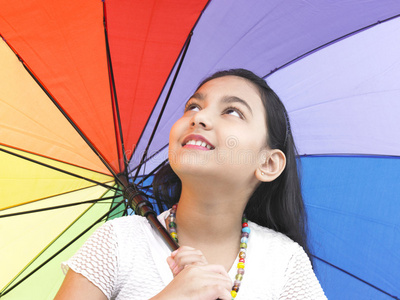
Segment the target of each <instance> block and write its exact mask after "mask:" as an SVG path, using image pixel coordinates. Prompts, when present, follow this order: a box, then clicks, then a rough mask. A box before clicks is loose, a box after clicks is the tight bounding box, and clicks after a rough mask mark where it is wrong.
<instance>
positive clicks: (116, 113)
mask: <svg viewBox="0 0 400 300" xmlns="http://www.w3.org/2000/svg"><path fill="white" fill-rule="evenodd" d="M103 25H104V37H105V42H106V53H107V66H108V73H109V76H110V90H111V93H112V96H113V97H111V99H114V101H112V100H111V101H112V104H113V109H114V114H113V117H114V123H117V126H116V127H115V131H116V132H115V135H116V140H117V149H118V148H119V144H118V135H119V138H120V140H121V152H122V158H123V163H124V170H123V172H124V173H125V176H126V178H128V173H127V167H128V166H127V162H128V160H127V158H126V152H125V144H124V137H123V133H122V124H121V115H120V113H119V105H118V99H117V90H116V88H115V78H114V71H113V67H112V60H111V52H110V43H109V41H108V31H107V18H106V3H105V1H103ZM115 116H116V118H117V120H115ZM118 156H119V153H118Z"/></svg>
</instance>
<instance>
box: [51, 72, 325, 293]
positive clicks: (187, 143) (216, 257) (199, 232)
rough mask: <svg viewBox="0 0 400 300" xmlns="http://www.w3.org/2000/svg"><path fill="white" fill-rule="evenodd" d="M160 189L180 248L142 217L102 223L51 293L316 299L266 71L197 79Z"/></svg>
mask: <svg viewBox="0 0 400 300" xmlns="http://www.w3.org/2000/svg"><path fill="white" fill-rule="evenodd" d="M169 163H170V164H169V165H167V166H166V167H164V169H163V170H162V171H160V172H159V174H157V177H156V178H155V180H154V189H155V191H156V196H157V197H158V199H159V200H160V201H161V202H163V203H165V204H167V205H168V206H170V205H171V204H173V203H175V202H177V201H178V200H179V205H178V206H177V207H176V206H174V207H173V208H172V209H171V210H169V211H166V212H164V213H162V214H161V215H160V216H159V219H160V221H161V222H162V223H163V224H164V225H165V226H166V227H167V228H169V231H170V233H171V235H172V236H173V237H175V238H177V239H179V244H180V246H181V247H180V248H179V249H178V250H177V251H174V252H173V253H170V252H169V250H168V248H167V247H166V246H165V245H164V243H163V242H162V241H160V239H159V238H158V236H157V235H156V234H155V233H154V232H153V230H152V229H151V227H150V225H149V224H148V222H147V220H146V219H144V218H142V217H139V216H130V217H124V218H119V219H115V220H113V221H110V222H107V223H106V224H105V225H103V226H102V227H101V228H100V229H99V230H97V231H96V232H95V234H93V235H92V237H91V238H90V239H89V240H88V241H87V242H86V243H85V245H84V246H83V247H82V248H81V249H80V250H79V251H78V253H77V254H76V255H75V256H74V257H73V258H72V259H71V260H69V261H68V263H67V264H68V266H69V271H68V273H67V276H66V278H65V281H64V283H63V285H62V287H61V289H60V291H59V293H58V295H57V297H56V299H80V298H82V299H107V298H108V299H149V298H151V299H154V300H159V299H326V298H325V295H324V293H323V291H322V289H321V287H320V285H319V283H318V280H317V279H316V277H315V275H314V272H313V270H312V266H311V263H310V259H309V250H308V247H307V238H306V216H305V211H304V205H303V199H302V196H301V191H300V183H299V178H298V172H297V166H296V150H295V146H294V143H293V137H292V134H291V130H290V124H289V119H288V116H287V113H286V110H285V108H284V106H283V104H282V102H281V101H280V100H279V98H278V96H277V95H276V94H275V93H274V92H273V91H272V90H271V89H270V88H269V86H268V85H267V84H266V83H265V81H264V80H263V79H262V78H260V77H258V76H256V75H255V74H253V73H252V72H250V71H247V70H243V69H235V70H228V71H222V72H218V73H216V74H214V75H213V76H211V77H209V78H208V79H206V80H205V81H203V82H202V83H201V84H200V86H199V88H198V89H197V90H196V92H195V93H194V94H193V96H192V97H191V98H190V99H189V100H188V102H187V103H186V106H185V111H184V114H183V116H182V117H181V118H180V119H179V120H178V121H177V122H176V123H175V124H174V126H173V127H172V129H171V133H170V140H169Z"/></svg>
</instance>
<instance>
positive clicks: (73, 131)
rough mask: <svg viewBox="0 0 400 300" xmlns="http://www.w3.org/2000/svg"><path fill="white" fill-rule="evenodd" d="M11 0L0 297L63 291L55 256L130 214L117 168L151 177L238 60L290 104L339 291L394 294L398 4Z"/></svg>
mask: <svg viewBox="0 0 400 300" xmlns="http://www.w3.org/2000/svg"><path fill="white" fill-rule="evenodd" d="M0 8H1V10H0V35H1V36H2V38H3V40H2V41H1V42H0V53H1V54H0V125H1V128H0V156H1V159H0V162H1V171H0V172H1V173H0V209H1V211H0V216H1V218H0V235H1V248H0V249H1V254H2V255H0V265H2V266H5V267H4V268H2V270H5V271H2V272H1V277H0V289H1V294H0V295H1V296H2V297H3V298H4V299H27V298H29V299H32V295H35V297H37V298H38V299H46V298H52V297H53V296H54V294H55V293H56V291H57V289H58V287H59V285H60V284H61V281H62V277H63V276H62V274H61V271H60V269H59V264H60V262H61V261H63V260H65V259H66V258H68V257H69V256H71V255H72V253H73V252H74V251H75V250H76V249H77V248H79V246H80V245H81V244H82V242H83V241H84V240H85V239H86V238H87V236H88V235H89V234H90V233H91V232H92V230H94V229H95V228H96V227H97V226H99V224H101V222H104V221H105V220H107V219H109V218H112V217H117V216H120V215H123V214H124V213H125V202H124V200H123V199H122V196H121V195H122V191H121V187H122V186H123V184H122V183H123V182H122V183H121V182H120V181H121V179H120V178H122V177H123V178H125V180H129V181H136V182H137V181H138V178H142V177H143V176H146V175H148V174H149V173H150V174H151V173H152V171H153V170H154V169H156V168H157V167H158V166H159V164H160V163H162V162H163V161H164V160H165V159H166V158H167V146H168V133H169V130H170V128H171V126H172V124H173V123H174V121H175V120H176V119H177V118H179V117H180V115H181V113H182V112H183V105H184V103H185V102H186V100H187V99H188V98H189V97H190V95H191V94H192V93H193V92H194V90H195V88H196V86H197V84H198V83H199V82H200V81H201V80H202V79H203V78H204V77H206V76H207V75H210V74H211V73H213V72H215V71H217V70H221V69H226V68H235V67H243V68H248V69H250V70H252V71H253V72H255V73H257V74H258V75H260V76H263V77H264V78H266V80H267V82H268V83H269V84H270V85H271V87H272V88H273V89H274V90H275V91H276V92H277V93H278V95H279V96H280V97H281V98H282V100H283V102H284V103H285V105H286V107H287V109H288V111H289V115H290V118H291V121H292V127H293V128H292V129H293V134H294V138H295V142H296V143H297V146H298V150H299V153H300V155H301V163H302V169H303V174H302V175H303V190H304V198H305V201H306V206H307V211H308V214H309V222H310V235H311V242H312V245H311V248H312V250H313V253H314V254H315V256H316V257H317V259H316V273H317V276H318V277H319V279H320V281H321V284H322V286H323V288H324V290H325V292H326V294H327V296H328V298H329V299H356V298H359V297H360V295H361V297H363V298H373V299H387V298H390V297H392V298H396V297H399V295H400V290H399V287H398V284H397V278H399V275H400V259H399V258H398V255H397V249H398V247H399V246H400V238H399V234H398V229H399V221H398V219H399V218H398V217H397V215H398V212H399V211H400V207H399V206H400V204H399V202H398V201H396V200H397V199H398V195H399V194H400V184H399V182H400V180H399V179H400V178H399V177H400V171H399V170H400V165H399V164H400V163H399V159H398V157H399V152H400V150H399V149H400V133H399V132H400V131H399V129H400V125H399V122H398V120H397V115H399V112H400V102H399V99H400V84H399V82H398V80H396V78H399V75H400V74H399V73H400V56H399V54H398V53H400V41H399V39H398V36H399V34H400V18H398V16H399V14H400V3H399V2H398V1H395V0H392V1H390V0H384V1H382V0H380V1H378V0H376V1H335V2H332V1H316V0H312V1H294V0H293V1H292V0H290V1H234V2H233V1H227V0H226V1H224V0H213V1H210V2H209V3H206V1H200V0H198V1H178V0H175V1H171V0H170V1H155V0H154V1H115V0H114V1H113V0H105V1H100V0H92V1H84V2H82V1H77V0H74V1H69V2H68V3H63V2H60V1H49V0H31V1H24V2H19V1H5V0H1V1H0ZM149 142H150V144H149ZM139 166H140V168H139ZM143 185H147V182H146V183H143ZM118 204H121V205H120V206H118ZM49 208H52V209H50V210H49ZM75 240H76V241H75ZM65 246H68V247H66V249H65V250H63V248H64V247H65ZM27 275H29V276H28V277H27ZM21 280H22V281H21Z"/></svg>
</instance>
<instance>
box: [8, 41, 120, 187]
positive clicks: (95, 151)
mask: <svg viewBox="0 0 400 300" xmlns="http://www.w3.org/2000/svg"><path fill="white" fill-rule="evenodd" d="M10 49H12V48H11V47H10ZM12 50H13V49H12ZM13 51H14V50H13ZM14 53H15V55H16V56H17V58H18V60H19V61H20V62H21V63H22V66H23V67H24V68H25V70H26V71H27V72H28V73H29V75H31V77H32V78H33V80H35V82H36V83H37V84H38V85H39V87H40V88H41V89H42V90H43V92H44V93H45V94H46V95H47V96H48V97H49V99H50V100H51V101H52V102H53V104H54V105H55V106H56V107H57V109H58V110H59V111H60V112H61V113H62V114H63V116H64V117H65V118H66V119H67V121H68V122H69V123H70V124H71V126H72V127H73V128H74V129H75V130H76V132H77V133H78V134H79V135H80V136H81V138H82V139H83V140H84V141H85V142H86V144H87V145H88V146H89V147H90V149H92V151H93V152H94V153H95V154H96V155H97V156H98V158H99V159H100V160H101V162H102V163H103V164H104V165H105V166H106V168H107V169H108V171H110V173H111V174H112V175H113V176H114V177H115V179H116V180H117V181H118V182H119V183H120V184H122V182H120V181H119V179H118V176H117V174H116V173H115V172H114V170H113V169H112V168H111V166H110V165H109V164H108V162H107V161H106V160H105V159H104V157H103V156H102V155H101V154H100V152H99V151H98V150H97V149H96V147H95V146H94V145H93V144H92V143H91V142H90V141H89V139H88V138H87V137H86V136H85V135H84V134H83V132H82V131H81V130H80V128H79V127H78V126H77V125H76V124H75V122H74V121H73V120H72V119H71V118H70V116H69V115H68V114H67V113H66V112H65V111H64V109H63V108H62V107H61V106H60V105H59V104H58V102H57V101H56V100H55V99H54V97H53V96H52V95H51V94H50V92H49V91H48V90H47V89H46V88H45V87H44V85H43V84H42V83H41V82H40V81H39V79H38V78H36V76H35V74H34V73H33V72H32V71H31V70H30V69H29V67H28V66H27V65H26V63H25V61H24V60H23V59H22V58H21V57H20V56H19V55H18V54H17V53H16V52H14Z"/></svg>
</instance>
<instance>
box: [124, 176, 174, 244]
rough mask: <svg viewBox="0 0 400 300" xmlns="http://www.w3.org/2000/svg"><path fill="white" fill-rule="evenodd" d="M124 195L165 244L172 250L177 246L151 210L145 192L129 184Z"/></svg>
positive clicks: (151, 207)
mask: <svg viewBox="0 0 400 300" xmlns="http://www.w3.org/2000/svg"><path fill="white" fill-rule="evenodd" d="M124 197H125V198H126V199H127V200H128V204H129V205H130V206H131V207H132V209H133V210H134V211H135V213H136V214H137V215H141V216H143V217H146V219H147V220H148V221H149V222H150V224H151V226H152V227H153V229H154V230H155V231H156V232H157V233H158V234H159V235H160V237H161V238H162V239H163V240H164V242H165V243H166V244H167V246H168V247H169V248H170V249H171V251H174V250H176V249H178V248H179V245H178V244H177V243H176V242H175V240H174V239H173V238H172V237H171V235H170V234H169V232H168V231H167V230H166V229H165V227H164V226H162V225H161V223H160V221H158V219H157V214H156V213H155V212H154V210H153V206H152V205H151V203H150V202H149V201H148V200H147V197H146V196H145V194H144V193H143V192H141V191H139V190H138V189H137V188H136V186H135V185H133V184H131V183H130V184H129V185H128V186H127V187H126V188H125V191H124Z"/></svg>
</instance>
